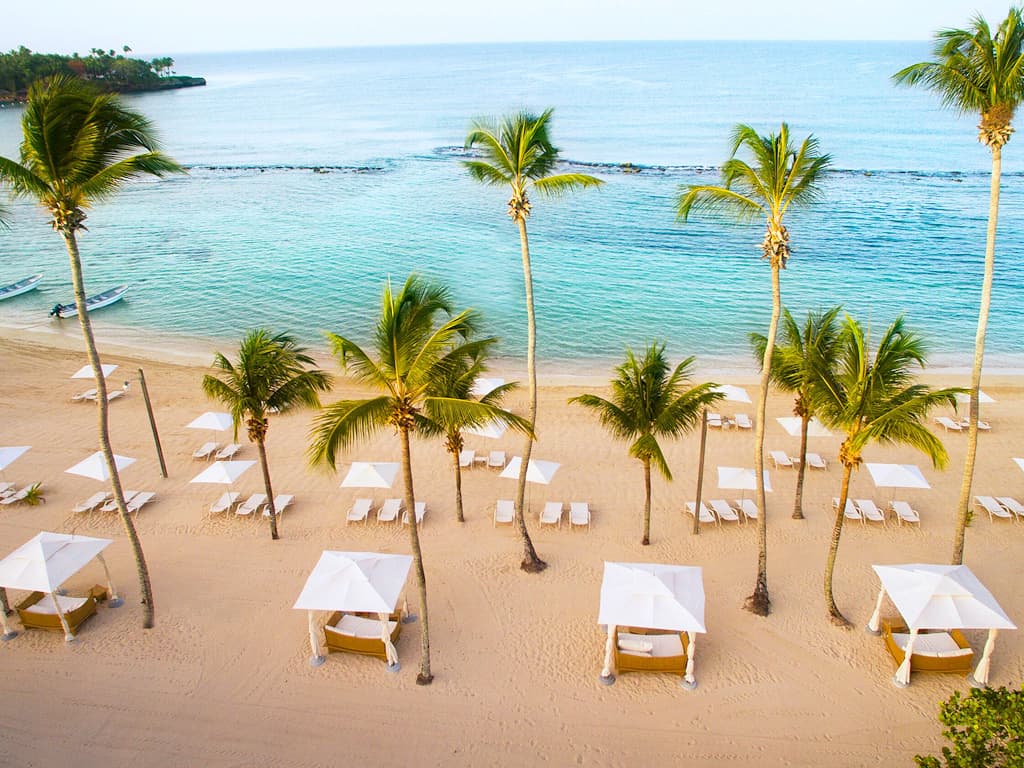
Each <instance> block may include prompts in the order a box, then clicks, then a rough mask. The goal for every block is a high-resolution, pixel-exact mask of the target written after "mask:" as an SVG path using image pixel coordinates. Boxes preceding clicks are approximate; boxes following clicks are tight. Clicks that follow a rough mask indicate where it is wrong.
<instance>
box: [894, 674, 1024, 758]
mask: <svg viewBox="0 0 1024 768" xmlns="http://www.w3.org/2000/svg"><path fill="white" fill-rule="evenodd" d="M939 721H940V722H941V723H942V724H943V725H945V726H946V727H947V730H945V731H943V734H942V735H943V736H945V737H946V738H947V739H949V741H950V742H952V749H951V748H950V747H943V748H942V759H941V760H940V759H939V758H938V757H933V756H928V757H922V756H921V755H916V756H915V757H914V762H916V763H917V765H918V766H921V768H943V767H945V768H1024V689H1021V690H1019V691H1011V690H1009V689H1007V688H995V689H993V688H976V689H974V690H972V691H971V694H970V696H967V697H966V698H963V697H961V696H960V693H959V692H956V693H954V694H953V695H952V696H951V697H950V698H949V699H948V700H947V701H944V702H943V703H942V705H941V706H940V707H939Z"/></svg>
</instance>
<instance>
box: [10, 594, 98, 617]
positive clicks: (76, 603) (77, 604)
mask: <svg viewBox="0 0 1024 768" xmlns="http://www.w3.org/2000/svg"><path fill="white" fill-rule="evenodd" d="M54 597H56V598H57V602H58V603H59V604H60V611H61V613H71V611H74V610H76V609H78V608H81V607H82V606H83V605H85V602H86V600H89V599H90V598H88V597H68V596H67V595H54ZM22 610H25V611H29V612H31V613H38V614H45V615H47V616H56V615H57V611H56V609H55V608H54V606H53V600H50V599H49V597H44V598H43V599H42V600H40V601H39V602H38V603H36V604H35V605H32V606H30V607H29V608H23V609H22Z"/></svg>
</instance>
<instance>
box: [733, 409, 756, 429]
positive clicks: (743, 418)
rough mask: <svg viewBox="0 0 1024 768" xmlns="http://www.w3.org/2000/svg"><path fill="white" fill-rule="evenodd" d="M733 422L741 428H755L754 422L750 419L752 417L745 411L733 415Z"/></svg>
mask: <svg viewBox="0 0 1024 768" xmlns="http://www.w3.org/2000/svg"><path fill="white" fill-rule="evenodd" d="M732 423H733V424H735V425H736V426H737V427H739V428H740V429H753V428H754V422H752V421H751V420H750V417H749V416H748V415H747V414H745V413H737V414H736V415H735V416H733V419H732Z"/></svg>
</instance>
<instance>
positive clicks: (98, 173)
mask: <svg viewBox="0 0 1024 768" xmlns="http://www.w3.org/2000/svg"><path fill="white" fill-rule="evenodd" d="M21 125H22V133H23V141H22V143H21V157H20V160H21V161H20V163H19V162H15V161H13V160H9V159H7V158H4V157H0V179H3V180H4V181H5V182H7V183H8V184H9V185H10V186H11V187H12V188H13V190H14V193H15V194H16V195H20V196H22V197H31V198H34V199H35V200H36V201H37V202H38V203H39V204H40V205H41V206H42V207H43V208H44V209H46V211H47V212H48V213H49V214H50V215H51V216H52V221H51V225H52V226H53V228H54V229H55V230H57V231H58V232H59V233H60V234H61V236H62V237H63V238H64V244H65V246H66V247H67V251H68V258H69V259H70V261H71V282H72V285H73V286H74V292H75V307H76V308H77V309H78V322H79V324H80V325H81V328H82V337H83V338H84V339H85V348H86V352H87V354H88V357H89V363H90V364H91V365H92V370H93V375H94V376H95V379H96V393H97V396H96V402H97V403H98V405H97V418H98V423H99V424H98V426H99V438H100V450H101V451H102V453H103V457H104V460H105V461H106V464H107V469H108V471H109V472H110V485H111V489H112V490H113V493H114V499H115V500H116V502H117V509H118V512H119V514H120V516H121V522H122V524H123V525H124V528H125V531H126V533H127V535H128V540H129V542H130V543H131V547H132V552H133V553H134V555H135V564H136V569H137V571H138V577H139V585H140V591H141V593H142V603H143V605H144V607H145V608H144V616H143V624H142V625H143V627H144V628H146V629H149V628H151V627H152V626H153V620H154V606H153V590H152V588H151V585H150V581H149V570H148V568H147V567H146V559H145V556H144V555H143V552H142V544H141V542H140V541H139V537H138V534H137V533H136V531H135V526H134V525H133V523H132V520H131V517H130V516H129V514H128V508H127V505H126V504H125V500H124V492H123V491H122V488H121V478H120V476H119V475H118V472H117V467H116V466H115V464H114V454H113V451H112V450H111V447H110V432H109V426H108V421H107V406H108V403H107V384H106V380H105V379H104V378H103V373H102V370H101V369H100V358H99V353H98V352H97V351H96V342H95V340H94V339H93V335H92V325H91V323H90V322H89V315H88V314H87V313H86V311H85V279H84V277H83V275H82V261H81V258H80V256H79V251H78V240H77V233H78V231H79V230H82V229H85V219H86V214H85V211H86V209H88V208H89V207H91V205H92V204H93V203H94V202H97V201H100V200H105V199H106V198H108V197H110V196H112V195H113V194H114V193H115V192H116V191H117V190H118V189H120V188H121V186H122V185H123V184H124V183H125V182H126V181H128V180H129V179H133V178H135V177H137V176H143V175H151V176H157V177H162V176H163V175H164V174H169V173H182V172H184V169H183V168H182V167H181V166H180V165H178V164H177V163H176V162H174V160H172V159H171V158H170V157H168V156H167V155H165V154H163V153H162V152H160V151H158V143H157V141H156V138H155V133H154V130H153V126H152V124H151V123H150V122H149V120H147V119H146V118H145V117H143V116H142V115H141V114H140V113H138V112H135V111H133V110H130V109H128V108H126V107H124V106H122V104H121V102H120V101H119V100H118V99H117V97H116V96H114V95H112V94H98V93H97V92H96V91H94V90H92V88H91V87H90V86H88V85H87V84H86V83H84V82H83V81H81V80H78V79H77V78H74V77H70V76H57V77H53V78H49V79H46V80H39V81H37V82H35V83H34V84H33V85H32V87H31V88H30V89H29V94H28V103H27V104H26V106H25V114H24V116H23V117H22V122H21ZM138 150H145V151H144V152H139V153H138V154H132V153H133V152H138Z"/></svg>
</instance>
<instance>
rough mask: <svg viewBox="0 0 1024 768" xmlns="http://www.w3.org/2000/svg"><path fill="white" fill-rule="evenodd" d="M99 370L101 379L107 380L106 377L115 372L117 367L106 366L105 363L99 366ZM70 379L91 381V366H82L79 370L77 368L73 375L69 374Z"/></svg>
mask: <svg viewBox="0 0 1024 768" xmlns="http://www.w3.org/2000/svg"><path fill="white" fill-rule="evenodd" d="M100 370H101V371H103V378H107V376H109V375H110V374H112V373H113V372H114V371H116V370H117V366H116V365H108V364H106V363H103V364H102V365H100ZM71 378H72V379H91V378H93V372H92V366H91V365H83V366H82V367H81V368H79V369H78V370H77V371H75V372H74V373H73V374H71Z"/></svg>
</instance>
